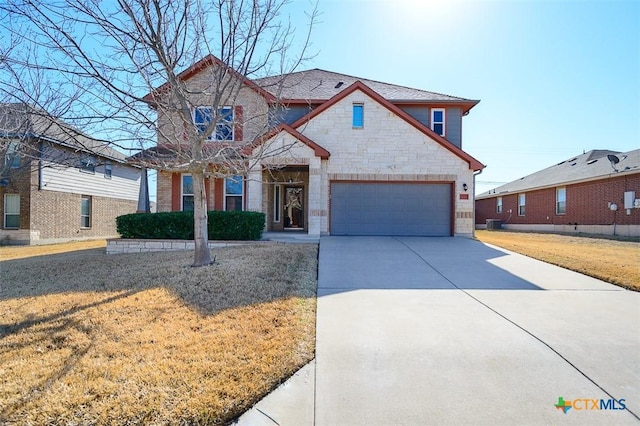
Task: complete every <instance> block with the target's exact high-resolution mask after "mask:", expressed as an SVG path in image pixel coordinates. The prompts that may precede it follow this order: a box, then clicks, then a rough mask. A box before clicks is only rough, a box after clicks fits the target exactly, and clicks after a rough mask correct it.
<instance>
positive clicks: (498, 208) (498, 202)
mask: <svg viewBox="0 0 640 426" xmlns="http://www.w3.org/2000/svg"><path fill="white" fill-rule="evenodd" d="M496 213H502V197H498V198H496Z"/></svg>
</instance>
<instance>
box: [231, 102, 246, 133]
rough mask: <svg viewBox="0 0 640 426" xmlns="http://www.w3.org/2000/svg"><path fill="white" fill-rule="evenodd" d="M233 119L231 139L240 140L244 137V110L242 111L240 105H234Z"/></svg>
mask: <svg viewBox="0 0 640 426" xmlns="http://www.w3.org/2000/svg"><path fill="white" fill-rule="evenodd" d="M233 121H234V128H233V140H236V141H241V140H243V138H244V135H243V132H242V127H243V121H244V111H243V108H242V105H236V107H235V108H234V111H233Z"/></svg>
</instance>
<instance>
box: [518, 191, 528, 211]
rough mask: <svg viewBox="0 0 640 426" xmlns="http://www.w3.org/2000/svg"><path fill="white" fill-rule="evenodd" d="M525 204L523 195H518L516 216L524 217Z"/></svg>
mask: <svg viewBox="0 0 640 426" xmlns="http://www.w3.org/2000/svg"><path fill="white" fill-rule="evenodd" d="M526 203H527V200H526V197H525V194H518V216H524V212H525V206H526Z"/></svg>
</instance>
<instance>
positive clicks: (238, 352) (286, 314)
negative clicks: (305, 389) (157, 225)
mask: <svg viewBox="0 0 640 426" xmlns="http://www.w3.org/2000/svg"><path fill="white" fill-rule="evenodd" d="M60 247H62V245H60ZM4 249H5V248H4V247H3V248H0V258H2V259H7V258H8V257H9V256H8V255H7V253H8V251H6V250H4ZM214 252H215V253H214V254H215V255H216V264H215V265H214V266H213V267H209V268H191V267H190V264H191V261H192V259H191V258H192V253H191V252H173V253H141V254H136V255H111V256H107V255H106V254H105V251H104V249H103V248H98V249H90V250H83V251H75V252H71V253H61V254H46V255H42V256H35V257H30V258H23V259H15V260H3V261H1V262H0V268H1V269H2V274H3V281H2V283H0V383H2V386H0V423H2V424H28V423H31V424H74V423H75V424H105V425H106V424H148V423H153V424H181V423H188V424H224V423H227V422H229V421H231V420H232V419H234V418H235V417H237V416H238V415H240V414H242V413H243V412H244V411H246V410H247V409H248V408H250V407H251V406H252V405H253V404H254V403H255V402H257V401H258V400H260V398H261V397H263V396H264V395H266V394H267V393H269V392H270V391H271V390H272V389H273V388H275V387H276V386H277V385H278V384H280V383H281V382H283V381H284V380H285V379H286V378H288V377H289V376H291V375H292V374H293V373H294V372H295V371H297V370H298V369H299V368H300V367H302V366H303V365H305V364H306V363H307V362H308V361H310V360H311V359H312V358H313V356H314V351H315V310H316V300H315V295H316V286H317V253H318V246H317V245H315V244H304V245H302V244H290V245H289V244H260V245H242V246H237V247H227V248H222V249H215V250H214Z"/></svg>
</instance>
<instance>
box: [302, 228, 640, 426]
mask: <svg viewBox="0 0 640 426" xmlns="http://www.w3.org/2000/svg"><path fill="white" fill-rule="evenodd" d="M318 296H319V298H318V322H317V347H316V366H315V414H314V419H315V424H316V425H399V424H404V425H418V424H565V423H566V424H638V423H639V419H638V417H637V416H638V415H640V293H636V292H630V291H626V290H623V289H621V288H619V287H616V286H613V285H610V284H607V283H604V282H602V281H599V280H596V279H593V278H590V277H586V276H584V275H581V274H577V273H574V272H571V271H567V270H565V269H562V268H558V267H555V266H551V265H548V264H546V263H543V262H539V261H536V260H533V259H530V258H527V257H524V256H521V255H517V254H513V253H509V252H505V251H503V250H500V249H496V248H492V247H489V246H486V245H484V244H482V243H480V242H477V241H473V240H469V239H463V238H394V237H326V238H324V237H323V238H322V239H321V244H320V271H319V289H318ZM559 397H562V398H563V399H564V400H565V401H575V402H574V407H573V408H571V409H569V410H568V412H567V413H566V414H565V413H563V412H562V411H561V410H558V409H557V408H555V407H554V404H557V403H558V398H559ZM613 398H615V399H617V400H621V399H624V401H623V402H622V403H623V404H624V405H625V406H626V407H627V410H610V409H606V410H605V409H599V410H596V409H592V408H594V404H596V405H597V406H598V407H599V408H600V402H599V401H595V402H594V401H592V400H600V399H602V400H604V401H605V402H604V404H606V406H607V407H609V408H611V403H610V402H609V401H608V400H610V399H613ZM576 400H580V401H576ZM582 400H585V401H582ZM603 407H604V406H603ZM615 407H616V408H619V407H621V406H620V403H616V405H615Z"/></svg>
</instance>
